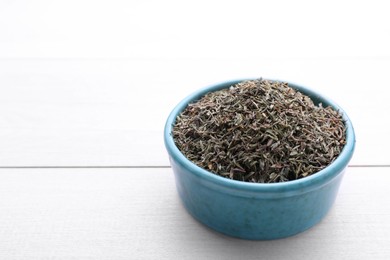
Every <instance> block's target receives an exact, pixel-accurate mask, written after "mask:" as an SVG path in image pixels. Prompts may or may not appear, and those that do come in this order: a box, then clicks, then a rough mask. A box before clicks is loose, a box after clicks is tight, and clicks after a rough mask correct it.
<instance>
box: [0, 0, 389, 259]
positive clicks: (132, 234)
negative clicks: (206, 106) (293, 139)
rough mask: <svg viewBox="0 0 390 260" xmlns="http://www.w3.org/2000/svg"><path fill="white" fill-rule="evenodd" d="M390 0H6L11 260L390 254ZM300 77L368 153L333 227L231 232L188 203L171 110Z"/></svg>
mask: <svg viewBox="0 0 390 260" xmlns="http://www.w3.org/2000/svg"><path fill="white" fill-rule="evenodd" d="M387 10H388V9H387V8H386V4H385V3H384V1H383V3H382V2H380V1H370V2H369V3H355V2H352V3H347V2H341V3H340V2H338V1H334V2H332V1H330V2H329V1H327V2H326V4H325V2H324V3H323V4H321V5H320V4H318V3H316V4H314V3H311V2H310V1H307V2H306V1H285V2H278V1H273V3H259V2H258V1H253V2H252V1H240V2H239V3H238V2H237V3H230V2H228V1H220V2H219V1H213V2H210V1H195V2H191V3H185V2H184V1H173V0H167V1H63V2H59V1H27V0H24V1H23V0H18V1H1V2H0V259H260V258H261V259H390V199H389V198H390V196H389V194H388V191H389V185H390V172H389V170H390V156H389V151H388V147H390V139H389V138H388V136H389V134H390V130H389V129H390V123H389V112H390V102H389V96H390V91H389V89H390V84H389V80H388V76H389V75H390V49H389V48H388V46H390V30H389V29H388V27H389V25H390V18H389V17H388V14H387ZM248 77H252V78H253V77H264V78H273V79H281V80H288V81H291V82H295V83H299V84H302V85H306V86H309V87H311V88H314V89H316V90H317V91H319V92H321V93H323V94H324V95H326V96H329V97H331V98H332V99H333V100H334V101H336V102H337V103H338V104H339V105H340V106H342V107H343V108H344V109H345V110H346V111H347V113H348V114H349V116H350V118H351V120H352V122H353V124H354V127H355V131H356V136H357V146H356V152H355V155H354V157H353V159H352V161H351V165H350V167H349V168H348V171H347V174H346V176H345V178H344V180H343V184H342V186H341V189H340V193H339V196H338V198H337V201H336V203H335V206H334V207H333V209H332V210H331V212H330V213H329V215H328V216H327V217H326V218H325V219H324V220H323V221H322V222H321V223H320V224H318V225H317V226H315V227H314V228H312V229H311V230H309V231H306V232H304V233H302V234H299V235H297V236H294V237H291V238H287V239H282V240H275V241H245V240H239V239H235V238H230V237H226V236H224V235H220V234H218V233H215V232H213V231H211V230H209V229H207V228H205V227H204V226H202V225H201V224H199V223H198V222H196V221H195V220H194V219H192V218H191V217H190V216H189V215H188V214H187V212H186V211H185V210H184V208H183V207H182V205H181V204H180V201H179V198H178V195H177V194H176V190H175V185H174V179H173V175H172V170H171V169H170V167H169V162H168V157H167V153H166V151H165V148H164V144H163V137H162V134H163V127H164V122H165V119H166V118H167V116H168V114H169V112H170V110H171V109H172V108H173V107H174V106H175V105H176V104H177V103H178V102H179V101H180V100H181V99H182V98H184V97H185V96H186V95H188V94H190V93H191V92H193V91H195V90H197V89H198V88H200V87H204V86H207V85H209V84H213V83H217V82H221V81H225V80H230V79H237V78H248Z"/></svg>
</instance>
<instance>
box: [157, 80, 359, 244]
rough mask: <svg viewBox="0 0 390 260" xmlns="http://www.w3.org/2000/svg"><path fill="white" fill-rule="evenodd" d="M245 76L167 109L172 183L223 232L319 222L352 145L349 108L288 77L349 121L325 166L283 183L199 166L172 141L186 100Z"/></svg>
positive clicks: (289, 231) (271, 232)
mask: <svg viewBox="0 0 390 260" xmlns="http://www.w3.org/2000/svg"><path fill="white" fill-rule="evenodd" d="M241 81H243V80H235V81H228V82H224V83H221V84H217V85H212V86H209V87H206V88H203V89H200V90H199V91H196V92H195V93H193V94H192V95H190V96H188V97H187V98H185V99H183V100H182V101H181V102H180V103H179V104H178V105H177V106H176V107H175V108H174V109H173V111H172V112H171V114H170V115H169V117H168V119H167V121H166V125H165V131H164V141H165V146H166V149H167V151H168V154H169V158H170V162H171V166H172V170H173V172H174V175H175V182H176V188H177V191H178V193H179V197H180V198H181V200H182V202H183V204H184V206H185V208H186V209H187V211H188V212H189V213H190V214H191V215H192V216H193V217H194V218H195V219H197V220H198V221H200V222H201V223H203V224H204V225H206V226H208V227H210V228H212V229H214V230H216V231H218V232H221V233H223V234H226V235H229V236H233V237H238V238H243V239H251V240H269V239H279V238H284V237H288V236H292V235H295V234H297V233H300V232H302V231H304V230H307V229H309V228H310V227H312V226H314V225H315V224H317V223H318V222H319V221H321V219H323V218H324V216H325V215H326V214H327V213H328V211H329V209H330V208H331V207H332V205H333V204H334V201H335V199H336V196H337V193H338V189H339V186H340V183H341V180H342V177H343V174H344V172H345V169H346V167H347V165H348V162H349V161H350V159H351V157H352V155H353V152H354V148H355V134H354V130H353V127H352V123H351V121H350V120H349V118H348V116H347V114H346V113H345V112H344V111H343V110H342V109H341V108H340V107H339V106H338V105H337V104H335V103H334V102H332V101H331V100H329V99H328V98H325V97H323V96H321V95H320V94H317V93H316V92H314V91H312V90H310V89H309V88H306V87H302V86H299V85H296V84H292V83H289V86H290V87H292V88H294V89H297V90H298V91H300V92H302V93H304V94H306V95H308V96H309V97H310V98H311V99H312V100H313V102H314V103H316V104H317V103H322V104H323V105H324V106H328V105H330V106H332V107H333V108H334V109H336V110H339V111H340V112H341V114H342V116H343V120H344V122H345V124H346V127H347V132H346V141H347V144H346V145H345V146H344V148H343V150H342V152H341V153H340V155H339V156H338V157H337V158H336V160H335V161H334V162H333V163H331V164H330V165H329V166H327V167H326V168H325V169H323V170H321V171H319V172H317V173H315V174H313V175H311V176H308V177H305V178H302V179H298V180H293V181H288V182H284V183H267V184H263V183H248V182H242V181H236V180H231V179H227V178H224V177H221V176H218V175H216V174H213V173H211V172H209V171H207V170H205V169H202V168H200V167H198V166H197V165H195V164H194V163H192V162H191V161H190V160H188V159H187V158H186V157H185V156H184V155H183V154H182V153H181V152H180V151H179V149H178V148H177V147H176V145H175V143H174V140H173V137H172V134H171V133H172V127H173V125H174V123H175V120H176V118H177V116H178V115H179V114H180V113H181V112H182V111H183V110H184V109H185V108H186V106H187V105H188V104H189V103H191V102H193V101H196V100H198V99H199V98H200V97H202V96H204V95H205V94H206V93H208V92H212V91H216V90H220V89H223V88H228V87H230V86H231V85H233V84H236V83H238V82H241Z"/></svg>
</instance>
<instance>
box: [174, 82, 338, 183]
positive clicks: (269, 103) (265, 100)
mask: <svg viewBox="0 0 390 260" xmlns="http://www.w3.org/2000/svg"><path fill="white" fill-rule="evenodd" d="M345 131H346V129H345V125H344V123H343V120H342V117H341V115H340V113H339V112H338V111H335V110H334V109H333V108H331V107H326V108H324V107H322V105H321V104H320V105H319V106H316V105H314V104H313V102H312V100H311V99H310V98H309V97H307V96H305V95H303V94H301V93H300V92H298V91H296V90H294V89H292V88H290V87H289V86H288V84H287V83H283V82H277V81H269V80H263V79H257V80H250V81H243V82H241V83H238V84H236V85H233V86H231V87H230V88H227V89H223V90H220V91H215V92H210V93H208V94H206V95H205V96H203V97H202V98H201V99H199V100H197V101H196V102H194V103H191V104H189V105H188V106H187V108H186V109H185V110H184V111H183V112H182V113H181V114H180V115H179V116H178V117H177V119H176V122H175V125H174V126H173V132H172V133H173V138H174V141H175V143H176V145H177V147H178V148H179V150H180V151H181V152H182V153H183V154H184V155H185V156H186V157H187V158H188V159H189V160H191V161H192V162H194V163H195V164H197V165H198V166H200V167H202V168H204V169H206V170H209V171H211V172H213V173H215V174H218V175H221V176H224V177H227V178H230V179H234V180H240V181H247V182H256V183H273V182H285V181H290V180H296V179H300V178H303V177H306V176H309V175H311V174H313V173H316V172H318V171H319V170H321V169H323V168H325V167H326V166H327V165H329V164H330V163H331V162H332V161H334V160H335V159H336V157H337V156H338V155H339V154H340V152H341V150H342V148H343V146H344V145H345V143H346V140H345Z"/></svg>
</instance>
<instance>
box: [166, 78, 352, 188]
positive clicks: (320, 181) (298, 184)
mask: <svg viewBox="0 0 390 260" xmlns="http://www.w3.org/2000/svg"><path fill="white" fill-rule="evenodd" d="M245 80H254V79H253V78H248V79H236V80H229V81H223V82H220V83H217V84H212V85H209V86H206V87H204V88H201V89H199V90H197V91H195V92H193V93H192V94H190V95H188V96H187V97H186V98H184V99H183V100H181V101H180V102H179V103H178V104H177V105H176V106H175V108H174V109H173V110H172V111H171V113H170V114H169V116H168V119H167V121H166V123H165V128H164V143H165V147H166V149H167V151H168V154H169V156H170V159H171V160H172V159H173V160H174V161H175V162H176V163H178V164H180V165H181V166H182V167H184V168H186V169H187V170H188V172H190V173H191V174H193V175H195V176H197V177H200V178H201V179H203V180H205V181H208V182H211V183H212V184H214V185H218V186H224V187H226V188H229V189H238V190H243V191H259V192H260V191H261V192H269V193H275V192H283V191H296V190H302V189H304V188H310V187H318V186H322V185H325V184H326V183H328V182H329V181H330V180H332V179H333V178H334V177H336V176H337V175H338V174H340V173H341V172H342V171H343V170H344V169H345V168H346V167H347V165H348V163H349V161H350V160H351V158H352V155H353V153H354V150H355V142H356V140H355V132H354V129H353V126H352V122H351V120H350V119H349V117H348V115H347V114H346V112H345V111H344V110H343V109H342V108H341V107H340V106H339V105H337V104H336V103H335V102H333V101H332V100H331V99H329V98H327V97H324V96H323V95H321V94H319V93H317V92H315V91H313V90H311V89H309V88H307V87H305V86H302V85H298V84H295V83H292V82H290V81H284V80H275V79H264V80H271V81H279V82H287V83H288V85H289V86H290V87H292V88H294V89H296V90H298V91H300V92H302V93H304V94H306V95H308V96H309V97H310V98H315V99H317V100H319V101H320V102H321V103H323V104H324V105H325V106H328V105H329V106H332V107H333V108H334V109H336V110H338V111H339V112H340V113H341V114H342V118H343V120H344V123H345V125H346V145H345V146H344V147H343V149H342V151H341V153H340V154H339V156H338V157H337V158H336V159H335V160H334V161H333V162H332V163H331V164H330V165H328V166H327V167H326V168H324V169H322V170H321V171H318V172H316V173H315V174H312V175H310V176H307V177H304V178H301V179H298V180H292V181H287V182H279V183H251V182H244V181H239V180H232V179H228V178H225V177H222V176H219V175H217V174H214V173H212V172H210V171H207V170H206V169H203V168H201V167H199V166H197V165H196V164H195V163H193V162H192V161H190V160H189V159H187V157H185V155H184V154H183V153H182V152H181V151H180V150H179V149H178V148H177V146H176V144H175V142H174V139H173V136H172V134H171V133H172V128H173V125H174V123H175V121H176V118H177V116H178V115H179V114H180V113H181V112H182V111H183V110H184V109H185V108H186V107H187V105H188V104H189V103H191V102H194V101H196V100H198V99H199V98H201V97H202V96H204V95H205V94H206V93H208V92H213V91H217V90H220V89H224V88H228V87H230V86H232V85H234V84H237V83H239V82H242V81H245ZM171 164H172V162H171Z"/></svg>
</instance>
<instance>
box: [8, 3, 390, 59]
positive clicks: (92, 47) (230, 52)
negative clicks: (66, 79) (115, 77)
mask: <svg viewBox="0 0 390 260" xmlns="http://www.w3.org/2000/svg"><path fill="white" fill-rule="evenodd" d="M387 10H388V8H387V5H386V2H385V1H375V0H373V1H370V3H366V2H354V3H353V4H352V5H351V3H348V2H340V1H337V0H329V1H327V2H326V4H321V5H318V4H314V3H312V2H311V1H307V0H296V1H294V2H291V1H267V2H264V3H261V4H260V3H258V2H257V1H244V2H242V3H240V4H238V3H236V2H224V3H223V6H222V5H221V3H220V2H219V1H213V2H211V1H207V0H199V1H196V3H195V2H194V3H183V1H178V0H166V1H163V2H161V1H156V0H148V1H125V0H116V1H110V2H106V1H92V0H81V1H80V0H69V1H66V2H58V1H50V0H37V1H34V2H33V3H32V2H31V1H27V0H17V1H2V2H1V3H0V57H2V58H15V57H17V58H26V57H29V58H37V57H38V58H42V57H44V58H53V57H54V58H58V57H63V58H80V57H81V58H96V57H104V58H122V57H128V58H156V57H157V58H167V57H174V58H178V57H202V58H209V57H215V58H224V57H246V58H248V57H261V58H264V57H278V58H286V57H340V56H341V57H355V56H371V57H373V56H381V55H389V54H390V53H389V48H388V46H389V45H390V36H389V34H388V24H390V18H389V16H388V15H387ZM362 15H363V16H364V17H365V19H362Z"/></svg>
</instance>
